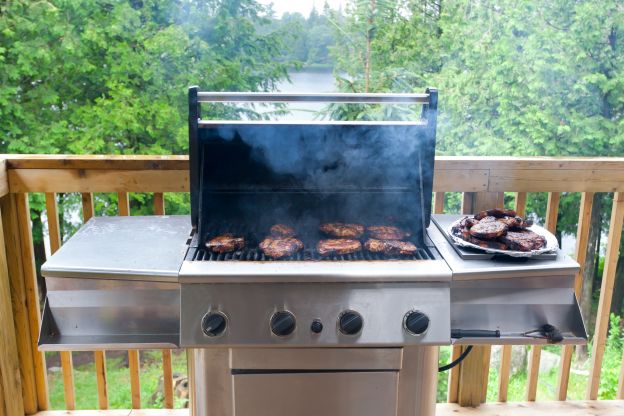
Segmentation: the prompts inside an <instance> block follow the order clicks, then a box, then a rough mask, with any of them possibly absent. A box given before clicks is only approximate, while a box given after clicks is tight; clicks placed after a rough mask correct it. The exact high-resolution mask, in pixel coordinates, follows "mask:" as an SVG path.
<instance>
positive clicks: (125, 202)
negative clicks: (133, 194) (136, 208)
mask: <svg viewBox="0 0 624 416" xmlns="http://www.w3.org/2000/svg"><path fill="white" fill-rule="evenodd" d="M117 207H118V210H119V215H121V216H124V217H126V216H128V215H130V198H128V193H127V192H118V193H117Z"/></svg>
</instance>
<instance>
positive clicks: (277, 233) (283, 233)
mask: <svg viewBox="0 0 624 416" xmlns="http://www.w3.org/2000/svg"><path fill="white" fill-rule="evenodd" d="M296 234H297V233H296V232H295V229H294V228H292V227H289V226H288V225H284V224H275V225H274V226H272V227H271V235H272V236H273V237H279V238H285V237H294V236H295V235H296Z"/></svg>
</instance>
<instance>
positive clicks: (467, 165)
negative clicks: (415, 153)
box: [435, 156, 624, 171]
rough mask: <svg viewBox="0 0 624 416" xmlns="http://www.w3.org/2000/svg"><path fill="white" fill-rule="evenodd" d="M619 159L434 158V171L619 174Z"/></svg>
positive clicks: (622, 159) (623, 168)
mask: <svg viewBox="0 0 624 416" xmlns="http://www.w3.org/2000/svg"><path fill="white" fill-rule="evenodd" d="M622 162H624V158H622V157H539V156H538V157H535V156H528V157H515V156H436V158H435V169H436V171H437V170H447V169H449V170H450V169H464V170H472V169H486V170H500V169H509V170H517V171H525V170H595V171H610V170H615V171H622V170H624V165H623V164H622Z"/></svg>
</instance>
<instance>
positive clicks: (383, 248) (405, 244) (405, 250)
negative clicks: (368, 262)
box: [364, 238, 418, 256]
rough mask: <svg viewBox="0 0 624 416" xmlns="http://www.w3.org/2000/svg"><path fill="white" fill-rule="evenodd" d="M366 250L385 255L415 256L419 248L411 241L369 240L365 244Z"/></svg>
mask: <svg viewBox="0 0 624 416" xmlns="http://www.w3.org/2000/svg"><path fill="white" fill-rule="evenodd" d="M364 248H366V250H368V251H370V252H371V253H383V254H388V255H399V254H400V255H403V256H408V255H411V254H414V253H415V252H416V251H417V250H418V247H416V245H414V244H413V243H410V242H409V241H400V240H378V239H375V238H369V239H368V240H366V242H365V243H364Z"/></svg>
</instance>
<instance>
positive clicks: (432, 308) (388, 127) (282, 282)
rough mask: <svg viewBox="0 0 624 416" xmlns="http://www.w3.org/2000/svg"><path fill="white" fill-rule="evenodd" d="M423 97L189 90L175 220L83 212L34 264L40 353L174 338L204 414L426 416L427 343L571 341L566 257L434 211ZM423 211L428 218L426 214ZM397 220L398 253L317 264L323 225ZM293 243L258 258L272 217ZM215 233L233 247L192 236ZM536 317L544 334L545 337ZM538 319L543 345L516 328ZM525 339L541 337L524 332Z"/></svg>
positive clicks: (197, 410) (530, 326)
mask: <svg viewBox="0 0 624 416" xmlns="http://www.w3.org/2000/svg"><path fill="white" fill-rule="evenodd" d="M292 101H302V102H309V101H324V102H325V101H326V102H338V103H358V104H365V103H377V104H387V103H393V104H411V105H420V106H422V112H421V117H420V119H419V120H417V121H396V122H378V121H357V122H351V121H348V122H347V121H314V122H306V123H294V122H275V121H257V120H245V121H221V120H219V121H214V120H207V119H202V118H201V112H200V108H201V103H221V102H251V103H255V102H292ZM436 114H437V91H436V90H435V89H428V90H426V92H425V93H424V94H332V95H327V94H307V95H297V94H265V93H256V94H254V93H208V92H200V91H199V90H198V89H197V88H191V89H190V91H189V149H190V155H189V156H190V184H191V215H190V218H189V217H188V216H155V217H107V218H92V219H91V220H90V221H89V222H87V224H85V225H84V226H83V227H82V228H81V229H80V230H79V231H78V232H77V233H76V235H74V236H73V237H72V238H71V239H70V240H69V241H68V242H67V243H66V244H65V245H63V247H62V248H61V249H60V250H59V251H57V253H55V255H54V256H52V257H51V258H50V259H49V260H48V262H47V263H46V264H45V265H44V266H43V267H42V273H43V275H44V276H45V278H46V282H47V287H48V294H47V299H46V306H45V310H44V317H43V320H42V328H41V335H40V342H39V343H40V348H41V349H42V350H63V349H69V350H77V349H86V350H91V349H101V348H107V349H116V348H120V349H127V348H173V347H183V348H188V359H189V378H190V381H191V392H192V394H191V408H192V411H193V414H194V415H198V416H204V415H211V416H212V415H214V416H234V415H236V416H252V415H253V416H265V415H266V416H269V415H270V416H286V415H289V416H290V415H293V414H296V415H303V416H307V415H310V416H312V415H321V414H322V415H325V416H345V415H346V416H351V415H352V416H355V415H358V416H377V415H384V416H385V415H399V416H408V415H409V416H414V415H424V416H427V415H432V414H433V413H434V410H435V396H436V395H435V386H436V383H437V382H436V380H437V371H438V363H437V357H438V354H437V351H438V346H440V345H448V344H451V343H458V344H461V343H464V344H477V343H496V344H541V343H546V342H549V341H550V342H552V341H556V342H561V343H582V342H584V341H585V340H586V333H585V329H584V326H583V322H582V319H581V316H580V313H579V308H578V305H577V302H576V298H575V296H574V289H573V288H574V276H575V274H576V272H577V271H578V264H576V263H575V262H574V261H572V260H571V259H569V258H568V257H566V256H564V255H563V254H562V253H561V252H557V253H556V254H554V255H551V256H546V257H545V258H536V259H522V260H514V259H508V258H501V257H492V256H489V257H488V256H487V255H483V254H474V256H475V257H471V255H472V254H470V253H464V252H461V251H458V249H456V248H455V247H454V246H453V245H452V244H451V243H450V242H449V240H448V239H447V236H445V232H446V231H445V230H446V229H447V228H448V224H449V223H450V222H451V221H453V220H454V219H456V218H457V216H444V215H434V216H432V215H431V200H432V184H433V163H434V154H435V133H436ZM432 219H433V221H432ZM335 221H338V222H351V223H360V224H364V225H394V226H398V227H401V228H402V229H405V230H409V231H410V232H411V237H410V241H411V242H412V243H414V244H415V245H416V246H417V247H418V250H417V251H416V252H414V254H413V255H409V256H391V255H383V254H379V253H377V254H374V253H370V252H368V251H366V250H364V249H363V250H362V251H358V252H355V253H352V254H347V255H336V256H320V255H319V254H318V252H317V250H316V247H315V246H316V243H317V242H318V241H319V239H321V238H325V237H324V236H323V235H322V234H320V232H319V225H320V224H321V223H324V222H335ZM277 223H284V224H287V225H290V226H292V227H293V228H294V229H295V230H296V232H297V238H299V239H300V240H301V241H302V242H303V244H304V247H305V248H304V249H303V250H302V251H300V252H298V253H296V254H294V255H292V256H290V257H287V258H284V259H279V260H278V259H272V258H270V257H267V256H266V255H265V254H264V253H263V252H262V250H260V248H259V243H260V241H262V239H263V238H265V237H266V236H267V235H268V234H269V228H270V227H271V226H272V225H273V224H277ZM226 233H228V234H232V235H236V236H240V237H244V239H245V242H246V244H245V247H244V248H242V249H240V250H238V251H234V252H231V253H213V252H211V251H209V250H207V249H206V248H205V243H206V241H208V240H209V239H211V238H213V237H215V236H219V235H223V234H226ZM544 325H549V328H551V329H552V331H550V330H549V331H545V330H543V328H545V327H544ZM536 328H537V329H540V328H542V330H543V332H548V334H551V335H552V334H553V333H556V334H558V335H560V337H559V336H557V337H553V336H551V335H549V337H550V338H549V337H544V336H538V337H535V336H533V335H531V334H535V332H532V331H533V330H535V329H536ZM538 333H539V331H538Z"/></svg>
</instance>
